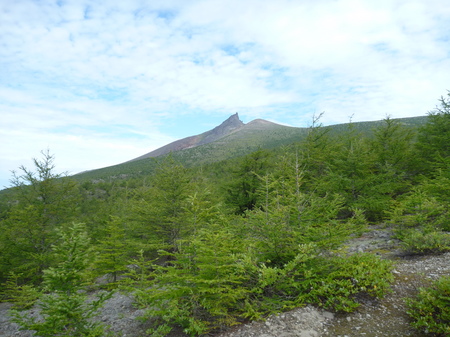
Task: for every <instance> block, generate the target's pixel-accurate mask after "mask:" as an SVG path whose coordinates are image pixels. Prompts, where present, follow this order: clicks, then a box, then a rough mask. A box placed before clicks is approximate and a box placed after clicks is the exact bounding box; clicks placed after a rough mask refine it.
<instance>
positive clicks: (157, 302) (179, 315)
mask: <svg viewBox="0 0 450 337" xmlns="http://www.w3.org/2000/svg"><path fill="white" fill-rule="evenodd" d="M243 249H244V247H243V246H242V245H240V244H239V243H238V239H237V238H235V237H233V236H232V235H230V234H229V233H228V232H227V231H225V230H221V229H217V231H215V232H211V231H203V230H202V231H199V233H198V234H197V236H196V237H194V238H192V239H191V240H189V241H183V242H181V243H180V244H179V249H178V251H177V252H175V253H169V252H167V251H162V252H161V254H164V255H169V256H171V257H172V258H173V259H171V262H170V263H169V264H167V265H164V266H160V265H155V266H154V268H155V272H154V274H153V277H154V280H153V286H152V287H150V288H148V289H147V290H146V298H147V303H148V305H150V306H151V308H150V309H149V310H148V311H147V312H146V315H145V317H147V318H153V319H155V320H156V322H157V323H159V324H163V326H166V327H168V326H174V325H175V326H176V325H178V326H181V327H182V328H183V330H184V332H185V333H187V334H189V335H191V336H196V335H200V334H204V333H206V332H208V331H210V330H212V329H215V328H218V327H221V326H229V325H232V324H234V323H235V322H236V317H235V316H234V311H235V310H236V307H238V306H239V305H240V304H239V303H240V302H241V301H242V300H244V299H245V297H246V293H247V290H246V289H245V288H244V287H242V286H241V284H242V283H243V281H244V279H243V277H242V276H241V275H240V274H239V271H240V268H238V261H239V254H240V252H241V251H242V250H243ZM140 296H141V300H142V296H143V294H142V292H141V293H140ZM159 329H161V328H159ZM164 331H166V328H165V329H164ZM160 332H161V331H160V330H158V328H156V330H154V331H153V332H152V333H153V336H158V334H159V333H160Z"/></svg>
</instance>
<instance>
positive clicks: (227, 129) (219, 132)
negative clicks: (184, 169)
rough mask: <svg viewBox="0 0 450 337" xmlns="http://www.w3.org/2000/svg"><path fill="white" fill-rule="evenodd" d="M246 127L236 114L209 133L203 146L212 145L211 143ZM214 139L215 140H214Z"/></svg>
mask: <svg viewBox="0 0 450 337" xmlns="http://www.w3.org/2000/svg"><path fill="white" fill-rule="evenodd" d="M244 125H245V124H244V123H243V122H242V121H241V120H240V119H239V115H238V113H237V112H236V113H235V114H234V115H231V116H230V117H228V119H227V120H225V121H224V122H222V124H220V125H219V126H216V127H215V128H214V129H212V130H211V131H209V132H208V134H207V135H206V137H205V138H203V140H202V141H201V144H206V143H210V142H211V141H214V140H217V139H218V138H221V137H223V136H226V135H228V134H229V133H231V132H234V131H235V130H237V129H240V128H241V127H243V126H244ZM213 138H214V140H212V139H213ZM201 144H200V145H201Z"/></svg>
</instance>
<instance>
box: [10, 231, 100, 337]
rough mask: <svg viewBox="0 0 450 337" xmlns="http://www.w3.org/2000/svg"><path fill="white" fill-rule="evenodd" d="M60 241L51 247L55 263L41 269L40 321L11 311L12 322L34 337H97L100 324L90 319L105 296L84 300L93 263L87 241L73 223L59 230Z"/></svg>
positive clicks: (83, 232) (82, 232) (84, 232)
mask: <svg viewBox="0 0 450 337" xmlns="http://www.w3.org/2000/svg"><path fill="white" fill-rule="evenodd" d="M58 234H59V235H58V236H59V238H60V242H59V243H58V244H56V245H54V246H53V254H54V258H55V260H56V261H58V263H57V264H56V265H55V266H54V267H50V268H48V269H46V270H44V276H43V279H44V281H43V285H44V291H45V292H44V293H42V295H41V296H40V299H39V307H40V309H41V312H40V313H41V315H42V317H43V318H42V319H36V318H34V317H29V316H27V315H26V314H22V313H20V312H17V311H16V312H14V319H13V321H14V322H16V323H18V324H19V325H20V326H21V330H34V331H35V332H36V336H41V337H51V336H78V337H85V336H89V337H94V336H95V337H97V336H98V337H100V336H103V335H104V328H103V326H102V325H101V324H99V323H95V322H93V321H92V320H91V318H92V317H94V316H95V315H96V312H97V310H98V309H99V307H101V305H102V304H103V302H104V301H105V300H106V298H107V296H105V295H103V296H100V297H99V298H98V299H96V300H93V301H87V294H86V292H85V288H86V285H87V280H88V272H89V267H90V264H91V261H92V250H91V249H90V240H89V237H88V236H87V234H86V231H85V227H84V225H83V224H74V225H73V226H72V227H70V228H69V229H68V230H67V231H59V233H58Z"/></svg>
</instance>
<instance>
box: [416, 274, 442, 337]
mask: <svg viewBox="0 0 450 337" xmlns="http://www.w3.org/2000/svg"><path fill="white" fill-rule="evenodd" d="M407 305H408V311H407V313H408V315H409V316H410V317H411V318H412V319H413V323H412V326H414V327H415V328H417V329H419V330H422V331H425V332H426V333H430V334H434V335H438V336H449V335H450V277H449V276H444V277H441V278H440V279H438V280H437V281H435V282H434V283H433V284H432V285H431V286H430V287H426V288H421V289H420V290H419V294H418V295H417V296H416V297H415V298H410V299H408V300H407Z"/></svg>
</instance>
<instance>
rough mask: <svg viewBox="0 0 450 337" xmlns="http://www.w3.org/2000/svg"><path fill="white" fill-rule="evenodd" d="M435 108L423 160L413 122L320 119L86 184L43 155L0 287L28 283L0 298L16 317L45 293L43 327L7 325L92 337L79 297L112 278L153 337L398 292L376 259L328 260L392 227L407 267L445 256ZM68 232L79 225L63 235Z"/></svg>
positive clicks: (20, 190)
mask: <svg viewBox="0 0 450 337" xmlns="http://www.w3.org/2000/svg"><path fill="white" fill-rule="evenodd" d="M441 103H442V104H443V107H442V108H439V109H441V110H442V111H441V110H439V111H437V112H436V113H434V114H431V115H430V116H429V117H428V118H429V119H428V120H429V124H427V126H425V127H424V128H422V129H421V130H420V132H419V136H418V137H417V140H418V142H417V146H416V147H415V146H414V145H413V142H414V141H415V138H414V132H413V129H414V128H415V127H416V124H414V123H415V121H416V119H402V120H399V121H395V120H391V119H389V118H387V119H386V120H385V121H383V122H375V123H351V124H349V125H341V126H333V127H326V128H325V127H322V126H321V125H320V124H319V123H318V121H319V119H320V116H319V117H317V118H314V120H313V125H312V126H311V127H310V128H308V129H302V130H298V129H296V128H285V127H273V128H270V130H269V129H267V130H266V131H267V132H261V130H260V129H254V128H250V127H249V128H248V130H247V131H246V132H245V133H240V132H237V133H234V134H232V135H229V136H228V137H226V139H225V138H224V139H222V140H221V143H220V144H219V143H218V142H216V143H212V144H207V145H206V146H201V147H199V148H196V149H188V150H185V151H179V152H175V153H174V154H172V155H169V156H166V157H164V158H158V159H145V160H142V161H141V160H139V161H135V162H131V163H126V164H124V165H117V166H115V167H111V168H108V169H105V170H99V171H93V172H89V173H87V174H86V175H80V176H76V179H79V180H80V181H82V184H80V185H77V184H75V183H74V182H73V181H71V180H68V179H66V178H64V177H63V176H62V175H58V174H55V173H53V170H54V165H53V157H52V156H50V155H49V154H48V152H47V153H44V159H43V160H42V161H39V160H35V166H36V172H32V171H30V170H28V169H25V168H23V167H21V168H20V169H21V171H22V173H23V174H21V175H17V174H14V177H13V183H14V186H15V187H14V188H13V189H11V191H9V192H8V193H5V194H4V195H0V197H1V200H0V208H1V209H0V232H1V233H2V236H0V250H1V251H2V254H0V273H1V274H0V278H1V279H2V281H3V280H6V279H7V276H8V275H9V273H10V272H11V271H15V272H17V273H21V277H20V279H19V278H18V277H17V276H14V275H12V276H11V277H10V279H9V280H8V281H7V282H6V283H5V285H6V286H7V287H6V291H5V296H7V298H8V299H14V298H15V299H16V300H17V301H18V303H19V304H20V303H24V302H26V301H27V299H28V298H32V297H33V296H34V295H33V293H34V294H36V293H37V291H36V288H34V287H32V284H38V283H39V282H40V280H42V279H43V280H44V282H43V283H42V285H41V286H42V288H43V289H44V290H43V292H42V293H38V294H39V296H40V301H39V302H38V303H40V306H41V309H42V313H43V318H44V319H43V320H41V321H38V320H32V319H31V318H30V319H27V318H25V317H21V316H16V318H17V319H18V321H20V320H21V321H22V322H23V324H25V326H27V327H31V326H33V327H34V328H35V330H38V331H40V333H41V335H42V336H50V335H52V336H53V335H55V336H58V334H60V335H64V333H67V334H66V335H73V336H76V335H77V334H79V335H80V336H81V335H86V336H89V335H91V336H96V335H101V330H102V327H101V326H99V325H95V324H93V325H90V324H91V323H92V320H91V319H92V318H93V317H94V316H95V312H96V309H97V308H98V307H99V306H100V305H101V303H102V301H103V298H99V299H98V300H94V302H86V296H87V295H86V287H87V285H88V283H89V280H90V279H91V278H92V277H98V276H103V275H106V274H109V275H110V276H111V278H112V281H114V282H113V283H115V284H110V285H112V286H114V287H115V286H119V287H120V288H121V289H123V290H126V291H129V292H131V293H133V294H134V297H135V300H136V304H137V305H138V306H140V307H143V308H146V309H147V310H146V314H145V317H144V318H143V319H147V320H150V321H151V323H153V327H152V329H151V330H149V333H150V334H151V335H152V336H154V337H156V336H165V335H167V334H170V333H172V334H173V333H174V332H173V331H172V330H173V329H174V328H177V329H180V328H181V329H182V330H184V331H185V332H186V333H188V334H190V335H192V336H197V335H202V334H207V333H212V332H213V331H214V330H215V329H217V328H223V327H227V326H231V325H233V324H238V323H239V322H241V321H242V320H244V319H261V318H263V317H265V316H266V315H269V314H272V313H278V312H280V311H283V310H287V309H291V308H294V307H297V306H302V305H305V304H306V303H312V304H315V305H319V306H322V307H325V308H327V309H330V310H336V311H352V310H354V309H355V308H356V307H357V306H358V299H359V298H360V296H361V295H363V296H365V295H370V296H383V295H384V294H385V293H386V292H387V291H388V283H389V282H390V280H391V279H392V276H391V274H390V264H389V263H388V262H386V261H383V260H381V259H379V258H377V257H375V256H372V255H369V254H358V255H355V256H335V254H334V253H330V250H332V249H335V248H337V247H339V245H341V244H342V242H343V241H344V240H346V239H348V238H349V236H350V235H357V234H358V233H360V232H361V231H362V230H363V229H364V228H365V226H366V225H367V222H368V221H381V220H385V219H386V218H388V219H389V222H390V223H392V226H393V227H394V230H395V233H396V235H397V237H398V238H400V239H401V240H403V247H404V249H405V250H407V251H409V252H411V253H427V252H437V251H445V250H447V249H448V247H449V244H448V234H446V233H445V232H446V231H450V221H449V220H448V219H449V213H448V210H449V209H450V197H449V195H450V193H449V192H450V183H449V182H450V171H449V170H448V154H447V152H446V151H447V148H446V147H445V145H446V144H448V142H445V141H444V142H442V140H443V139H446V135H444V134H442V133H443V132H446V131H445V130H446V125H447V124H446V123H447V122H446V121H447V115H446V111H447V110H446V109H447V105H446V104H448V102H447V101H446V100H442V102H441ZM435 115H436V116H435ZM420 120H423V119H420ZM411 123H412V124H411ZM413 124H414V125H413ZM419 124H420V123H419ZM374 125H375V126H376V127H375V128H374V127H373V126H374ZM277 139H278V140H277ZM288 139H289V142H290V143H291V145H286V144H289V143H288V142H287V140H288ZM428 140H431V141H428ZM294 141H295V143H292V142H294ZM223 144H228V145H229V146H228V147H227V146H223ZM259 144H263V146H262V147H260V148H258V146H259ZM282 144H284V146H283V147H281V146H280V145H282ZM272 148H273V150H272ZM415 157H417V160H414V158H415ZM230 158H233V159H230ZM219 160H221V161H220V162H218V161H219ZM208 163H209V164H208ZM446 163H447V164H446ZM102 172H103V173H102ZM419 172H420V173H427V174H426V178H424V176H420V175H419ZM89 177H91V178H92V180H89V181H87V180H85V179H88V178H89ZM80 191H81V193H80ZM5 195H6V196H7V197H6V198H5ZM81 198H82V200H81ZM75 218H76V219H77V221H83V222H85V223H86V226H78V225H76V226H74V227H73V228H72V229H70V230H68V231H63V232H61V231H60V230H59V228H64V227H65V226H66V224H67V223H70V222H71V221H73V220H74V219H75ZM77 228H78V229H77ZM87 233H89V236H90V237H92V238H94V240H95V241H90V240H89V237H88V234H87ZM52 247H54V249H52ZM94 252H96V253H94ZM137 252H138V253H137ZM92 263H93V264H92ZM43 270H44V272H43ZM119 276H121V277H120V278H119ZM115 281H117V282H115ZM5 299H6V298H5ZM89 303H91V304H92V305H91V304H89ZM75 322H79V323H75ZM86 322H88V323H86ZM27 324H28V325H27ZM65 329H66V330H65ZM63 331H66V332H63ZM171 331H172V332H171Z"/></svg>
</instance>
